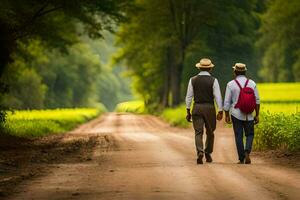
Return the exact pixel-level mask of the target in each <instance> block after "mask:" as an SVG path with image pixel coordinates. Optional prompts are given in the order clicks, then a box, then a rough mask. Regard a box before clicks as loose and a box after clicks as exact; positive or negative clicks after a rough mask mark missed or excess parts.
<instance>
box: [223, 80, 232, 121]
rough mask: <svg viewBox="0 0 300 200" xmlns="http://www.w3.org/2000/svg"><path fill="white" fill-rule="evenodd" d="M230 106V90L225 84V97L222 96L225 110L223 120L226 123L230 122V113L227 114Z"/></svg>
mask: <svg viewBox="0 0 300 200" xmlns="http://www.w3.org/2000/svg"><path fill="white" fill-rule="evenodd" d="M230 106H231V90H230V87H229V85H228V84H227V87H226V92H225V98H224V111H225V121H226V123H228V124H230V123H231V120H230V114H229V109H230Z"/></svg>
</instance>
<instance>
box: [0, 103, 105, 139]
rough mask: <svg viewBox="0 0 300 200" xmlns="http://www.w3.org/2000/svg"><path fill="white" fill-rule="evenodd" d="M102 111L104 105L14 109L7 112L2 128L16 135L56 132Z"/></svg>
mask: <svg viewBox="0 0 300 200" xmlns="http://www.w3.org/2000/svg"><path fill="white" fill-rule="evenodd" d="M103 112H105V108H104V107H102V108H97V109H95V108H77V109H55V110H28V111H27V110H21V111H14V112H9V113H8V116H7V120H6V122H5V124H4V130H5V133H6V134H9V135H13V136H18V137H36V136H45V135H48V134H57V133H62V132H65V131H68V130H71V129H73V128H74V127H76V126H77V125H78V124H81V123H84V122H86V121H88V120H90V119H92V118H94V117H96V116H98V115H99V114H101V113H103Z"/></svg>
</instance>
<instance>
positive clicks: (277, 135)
mask: <svg viewBox="0 0 300 200" xmlns="http://www.w3.org/2000/svg"><path fill="white" fill-rule="evenodd" d="M260 121H261V122H260V124H258V125H257V127H256V132H255V137H254V147H255V148H256V149H260V150H261V149H282V150H300V113H296V114H292V115H284V114H270V113H262V114H261V119H260Z"/></svg>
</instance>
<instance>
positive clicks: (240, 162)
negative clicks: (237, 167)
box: [236, 161, 244, 164]
mask: <svg viewBox="0 0 300 200" xmlns="http://www.w3.org/2000/svg"><path fill="white" fill-rule="evenodd" d="M236 164H244V161H239V162H237V163H236Z"/></svg>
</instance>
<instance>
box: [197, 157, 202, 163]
mask: <svg viewBox="0 0 300 200" xmlns="http://www.w3.org/2000/svg"><path fill="white" fill-rule="evenodd" d="M202 158H203V155H202V156H201V155H200V156H198V158H197V164H198V165H202V164H203V161H202Z"/></svg>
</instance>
